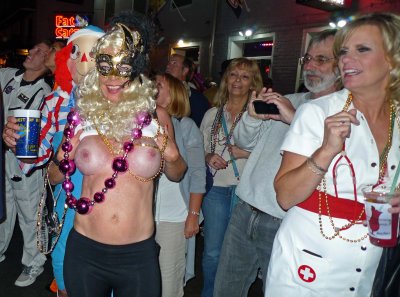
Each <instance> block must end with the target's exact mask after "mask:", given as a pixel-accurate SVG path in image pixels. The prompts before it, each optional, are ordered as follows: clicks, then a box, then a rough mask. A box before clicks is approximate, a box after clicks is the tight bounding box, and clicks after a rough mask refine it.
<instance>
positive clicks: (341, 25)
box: [337, 20, 347, 28]
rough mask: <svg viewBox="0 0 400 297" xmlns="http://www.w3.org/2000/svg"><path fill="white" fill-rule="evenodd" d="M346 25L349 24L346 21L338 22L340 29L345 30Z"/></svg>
mask: <svg viewBox="0 0 400 297" xmlns="http://www.w3.org/2000/svg"><path fill="white" fill-rule="evenodd" d="M346 24H347V22H346V20H339V21H338V22H337V26H338V27H339V28H343V27H344V26H346Z"/></svg>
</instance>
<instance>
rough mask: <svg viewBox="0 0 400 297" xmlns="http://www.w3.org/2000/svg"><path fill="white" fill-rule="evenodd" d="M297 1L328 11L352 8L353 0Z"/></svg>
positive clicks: (297, 0) (297, 1)
mask: <svg viewBox="0 0 400 297" xmlns="http://www.w3.org/2000/svg"><path fill="white" fill-rule="evenodd" d="M296 3H297V4H302V5H306V6H310V7H314V8H318V9H322V10H326V11H333V10H337V9H343V8H350V6H351V0H296Z"/></svg>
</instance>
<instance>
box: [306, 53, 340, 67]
mask: <svg viewBox="0 0 400 297" xmlns="http://www.w3.org/2000/svg"><path fill="white" fill-rule="evenodd" d="M333 59H335V58H328V57H325V56H316V57H313V56H311V55H309V54H306V55H305V56H304V57H301V58H300V65H305V64H308V63H310V62H311V61H314V63H315V64H317V65H318V66H322V65H324V64H325V63H328V62H329V61H330V60H333Z"/></svg>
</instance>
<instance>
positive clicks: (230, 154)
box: [221, 113, 239, 180]
mask: <svg viewBox="0 0 400 297" xmlns="http://www.w3.org/2000/svg"><path fill="white" fill-rule="evenodd" d="M221 122H222V127H223V128H224V132H225V135H226V145H229V144H231V141H230V138H231V136H232V135H229V134H228V127H227V126H226V121H225V116H224V113H222V117H221ZM229 157H230V158H231V162H232V167H233V172H234V173H235V177H236V178H237V179H238V180H239V170H238V169H237V166H236V162H235V158H234V157H233V156H232V153H229Z"/></svg>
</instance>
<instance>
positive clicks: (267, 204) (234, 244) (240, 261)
mask: <svg viewBox="0 0 400 297" xmlns="http://www.w3.org/2000/svg"><path fill="white" fill-rule="evenodd" d="M335 33H336V31H332V30H329V31H323V32H321V33H319V34H317V35H315V36H314V37H313V38H312V39H311V41H310V43H309V46H308V48H307V52H306V54H305V56H304V57H302V58H301V59H300V62H301V64H302V65H303V76H304V83H305V86H306V87H307V89H308V90H309V92H307V93H296V94H291V95H285V96H282V95H281V94H279V93H277V92H274V91H272V89H268V90H267V89H265V88H264V89H263V90H262V91H261V93H260V94H258V96H257V98H255V94H253V95H254V96H252V99H251V100H250V104H249V108H248V111H246V112H245V113H244V114H243V116H242V120H241V121H240V122H239V124H238V126H237V128H236V129H235V131H234V140H235V144H236V145H237V146H239V147H240V148H242V149H245V150H248V151H251V154H250V157H249V159H248V160H247V163H246V165H245V167H244V170H243V174H242V176H241V179H240V182H239V185H238V187H237V189H236V194H237V195H238V196H239V198H240V199H239V202H238V204H237V206H236V208H235V209H234V210H233V213H232V216H231V219H230V222H229V225H228V228H227V231H226V233H225V238H224V242H223V245H222V250H221V256H220V260H219V265H218V270H217V275H216V279H215V285H214V297H225V296H230V297H236V296H237V297H243V296H247V293H248V290H249V288H250V286H251V284H252V283H253V282H254V280H255V279H256V277H257V274H258V271H259V269H261V275H262V279H263V282H264V283H265V278H266V272H267V268H268V264H269V258H270V255H271V250H272V245H273V241H274V237H275V234H276V232H277V230H278V228H279V226H280V223H281V220H282V218H283V216H284V215H285V212H284V211H283V210H282V209H281V208H280V207H279V205H278V203H277V201H276V194H275V190H274V186H273V182H274V178H275V175H276V173H277V171H278V169H279V166H280V163H281V159H282V156H281V154H280V147H281V144H282V142H283V139H284V136H285V134H286V131H287V130H288V128H289V125H290V123H291V121H292V119H293V116H294V113H295V111H296V110H295V108H297V107H298V106H299V105H300V104H302V103H304V102H306V101H307V100H310V99H315V98H318V97H321V96H324V95H328V94H330V93H332V92H335V91H336V90H338V89H339V88H340V83H339V81H338V77H339V71H338V69H337V67H336V65H335V61H334V57H333V40H334V35H335ZM254 99H257V100H262V101H266V102H268V103H274V104H275V105H276V106H277V108H278V110H279V114H256V113H255V110H254V107H253V104H252V101H254Z"/></svg>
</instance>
